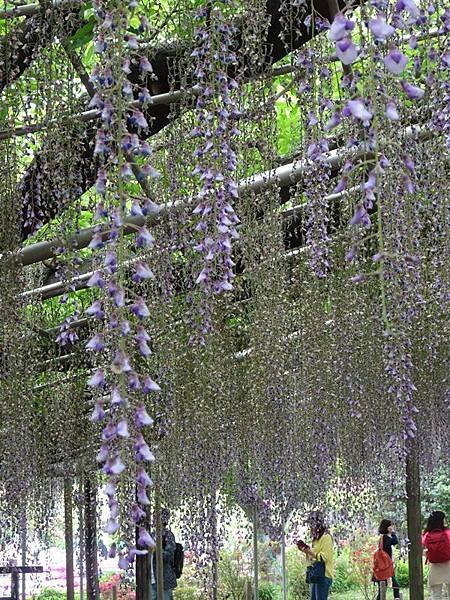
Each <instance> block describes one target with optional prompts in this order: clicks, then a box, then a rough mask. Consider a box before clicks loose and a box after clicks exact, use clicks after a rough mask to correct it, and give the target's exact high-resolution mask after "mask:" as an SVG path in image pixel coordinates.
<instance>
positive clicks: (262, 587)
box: [258, 581, 279, 600]
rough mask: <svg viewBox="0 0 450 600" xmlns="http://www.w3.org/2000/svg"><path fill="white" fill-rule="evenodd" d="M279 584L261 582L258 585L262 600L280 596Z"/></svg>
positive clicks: (273, 599) (259, 596)
mask: <svg viewBox="0 0 450 600" xmlns="http://www.w3.org/2000/svg"><path fill="white" fill-rule="evenodd" d="M278 590H279V586H276V585H275V584H274V583H270V582H268V581H262V582H260V584H259V586H258V598H259V599H260V600H276V599H277V597H278Z"/></svg>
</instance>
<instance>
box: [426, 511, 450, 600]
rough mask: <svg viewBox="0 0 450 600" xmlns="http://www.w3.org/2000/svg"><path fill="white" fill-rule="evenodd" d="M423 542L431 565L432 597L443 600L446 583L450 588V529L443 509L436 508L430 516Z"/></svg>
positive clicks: (434, 599)
mask: <svg viewBox="0 0 450 600" xmlns="http://www.w3.org/2000/svg"><path fill="white" fill-rule="evenodd" d="M422 544H423V546H424V548H425V552H426V557H427V563H429V565H430V573H429V576H428V583H429V586H430V591H431V598H432V600H441V598H442V588H443V586H444V584H447V588H448V589H449V590H450V529H449V528H448V527H446V525H445V514H444V513H443V512H442V511H441V510H434V511H433V512H432V513H431V515H430V516H429V517H428V522H427V526H426V527H425V531H424V533H423V537H422Z"/></svg>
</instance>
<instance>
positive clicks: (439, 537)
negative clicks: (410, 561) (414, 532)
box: [423, 529, 450, 563]
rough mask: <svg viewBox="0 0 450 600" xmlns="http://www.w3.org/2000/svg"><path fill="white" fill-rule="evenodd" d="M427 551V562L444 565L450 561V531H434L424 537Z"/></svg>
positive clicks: (428, 532)
mask: <svg viewBox="0 0 450 600" xmlns="http://www.w3.org/2000/svg"><path fill="white" fill-rule="evenodd" d="M423 545H424V546H425V548H426V549H427V561H428V562H430V563H444V562H447V561H448V560H450V529H433V531H427V533H426V534H425V535H424V536H423Z"/></svg>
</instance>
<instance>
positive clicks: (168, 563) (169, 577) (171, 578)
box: [152, 508, 177, 600]
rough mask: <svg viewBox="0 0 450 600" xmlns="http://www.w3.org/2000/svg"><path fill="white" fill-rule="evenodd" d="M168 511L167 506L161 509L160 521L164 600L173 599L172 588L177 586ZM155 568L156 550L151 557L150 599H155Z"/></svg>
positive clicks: (172, 537) (173, 539)
mask: <svg viewBox="0 0 450 600" xmlns="http://www.w3.org/2000/svg"><path fill="white" fill-rule="evenodd" d="M169 518H170V512H169V510H168V509H167V508H162V509H161V522H162V547H163V582H164V600H173V590H174V589H175V588H176V587H177V577H176V573H175V567H174V559H175V548H176V542H175V536H174V534H173V533H172V532H171V531H170V529H169ZM156 586H157V568H156V552H154V553H153V558H152V600H157V598H158V592H157V587H156Z"/></svg>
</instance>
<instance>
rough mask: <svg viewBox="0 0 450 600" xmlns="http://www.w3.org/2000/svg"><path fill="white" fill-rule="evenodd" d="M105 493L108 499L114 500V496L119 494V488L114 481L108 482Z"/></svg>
mask: <svg viewBox="0 0 450 600" xmlns="http://www.w3.org/2000/svg"><path fill="white" fill-rule="evenodd" d="M103 493H104V494H105V496H108V498H114V496H115V495H116V493H117V487H116V483H115V481H114V480H109V481H108V483H107V484H106V485H105V487H104V488H103Z"/></svg>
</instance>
